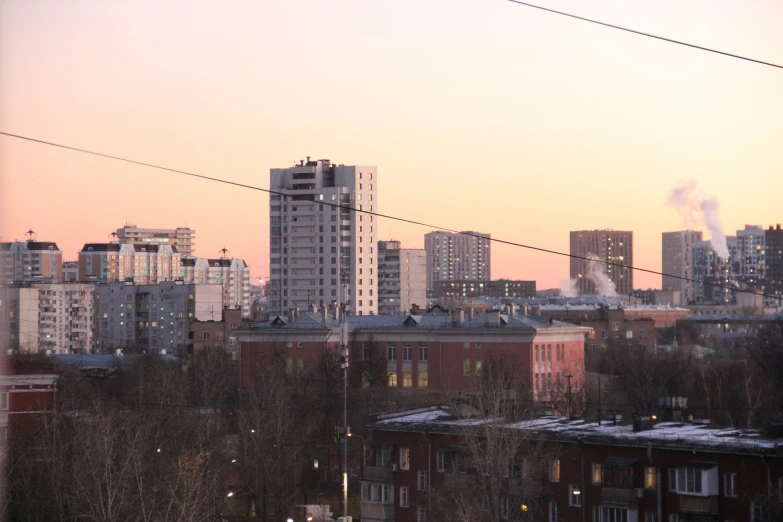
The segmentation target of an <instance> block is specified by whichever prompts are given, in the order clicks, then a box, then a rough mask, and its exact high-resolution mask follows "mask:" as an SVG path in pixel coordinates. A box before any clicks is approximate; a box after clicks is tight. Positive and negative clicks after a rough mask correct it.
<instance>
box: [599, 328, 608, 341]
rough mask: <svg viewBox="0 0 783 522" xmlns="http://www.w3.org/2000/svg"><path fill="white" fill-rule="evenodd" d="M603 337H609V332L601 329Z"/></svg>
mask: <svg viewBox="0 0 783 522" xmlns="http://www.w3.org/2000/svg"><path fill="white" fill-rule="evenodd" d="M601 339H609V332H607V331H606V330H601Z"/></svg>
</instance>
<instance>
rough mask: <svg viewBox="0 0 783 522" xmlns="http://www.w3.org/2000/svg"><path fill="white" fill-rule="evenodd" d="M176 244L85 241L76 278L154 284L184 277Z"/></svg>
mask: <svg viewBox="0 0 783 522" xmlns="http://www.w3.org/2000/svg"><path fill="white" fill-rule="evenodd" d="M181 261H182V256H181V255H180V253H179V252H178V251H177V248H176V247H173V246H171V245H164V244H156V243H140V244H136V245H133V244H130V243H124V244H120V243H87V244H85V245H84V247H83V248H82V250H81V251H80V252H79V281H97V282H103V283H107V282H108V283H111V282H116V281H132V282H134V283H139V284H153V285H154V284H156V283H158V282H161V281H176V280H178V279H181V278H182V277H183V272H182V262H181Z"/></svg>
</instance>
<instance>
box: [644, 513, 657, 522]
mask: <svg viewBox="0 0 783 522" xmlns="http://www.w3.org/2000/svg"><path fill="white" fill-rule="evenodd" d="M644 522H655V513H653V512H652V511H648V512H647V513H645V514H644Z"/></svg>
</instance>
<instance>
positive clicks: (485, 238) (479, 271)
mask: <svg viewBox="0 0 783 522" xmlns="http://www.w3.org/2000/svg"><path fill="white" fill-rule="evenodd" d="M490 241H491V236H490V234H482V233H480V232H472V231H465V232H460V233H451V232H444V231H440V230H438V231H435V232H430V233H429V234H425V235H424V250H425V251H426V256H427V291H428V292H431V291H432V289H433V288H434V287H435V282H436V281H458V280H485V281H488V280H489V279H491V277H490V276H491V273H490Z"/></svg>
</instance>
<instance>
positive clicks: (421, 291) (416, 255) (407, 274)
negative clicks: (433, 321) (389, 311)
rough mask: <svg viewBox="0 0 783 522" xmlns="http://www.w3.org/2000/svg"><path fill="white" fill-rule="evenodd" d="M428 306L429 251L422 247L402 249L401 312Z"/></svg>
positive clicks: (404, 312) (405, 312) (409, 311)
mask: <svg viewBox="0 0 783 522" xmlns="http://www.w3.org/2000/svg"><path fill="white" fill-rule="evenodd" d="M414 305H415V306H418V307H419V308H420V309H422V310H424V309H425V308H426V307H427V253H426V250H424V249H421V248H402V249H400V312H401V313H403V314H407V313H411V310H412V309H413V307H414Z"/></svg>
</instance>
